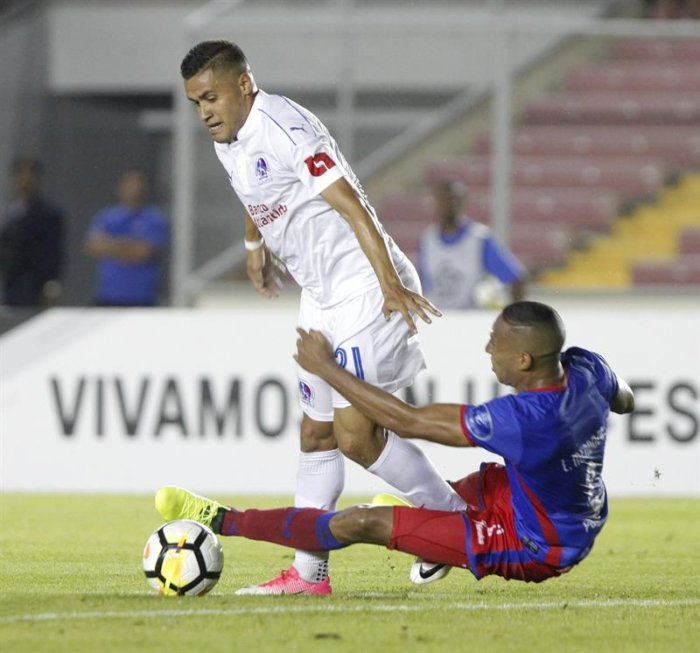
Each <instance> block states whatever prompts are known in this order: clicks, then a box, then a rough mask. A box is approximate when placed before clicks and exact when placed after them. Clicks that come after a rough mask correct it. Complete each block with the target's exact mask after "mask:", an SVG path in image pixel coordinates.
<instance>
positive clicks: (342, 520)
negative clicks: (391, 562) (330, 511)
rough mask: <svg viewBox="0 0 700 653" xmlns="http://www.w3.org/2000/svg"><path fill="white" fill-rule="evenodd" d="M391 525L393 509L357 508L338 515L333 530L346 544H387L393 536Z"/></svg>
mask: <svg viewBox="0 0 700 653" xmlns="http://www.w3.org/2000/svg"><path fill="white" fill-rule="evenodd" d="M391 524H392V511H391V509H387V508H377V507H370V506H355V507H353V508H348V509H347V510H343V511H342V512H339V513H338V514H336V515H335V516H334V517H333V520H332V522H331V528H332V531H333V535H334V536H335V537H336V538H337V539H338V540H339V541H340V542H343V543H344V544H352V543H353V542H367V543H370V544H386V543H387V542H388V541H389V535H390V534H391Z"/></svg>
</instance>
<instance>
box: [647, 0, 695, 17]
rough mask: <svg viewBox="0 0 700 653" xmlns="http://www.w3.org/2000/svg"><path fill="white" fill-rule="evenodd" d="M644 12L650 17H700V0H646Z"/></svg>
mask: <svg viewBox="0 0 700 653" xmlns="http://www.w3.org/2000/svg"><path fill="white" fill-rule="evenodd" d="M644 13H645V14H646V15H647V16H648V17H650V18H659V19H662V20H674V19H679V18H695V19H696V20H697V19H699V18H700V0H644Z"/></svg>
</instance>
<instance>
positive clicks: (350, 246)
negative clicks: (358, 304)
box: [214, 91, 407, 307]
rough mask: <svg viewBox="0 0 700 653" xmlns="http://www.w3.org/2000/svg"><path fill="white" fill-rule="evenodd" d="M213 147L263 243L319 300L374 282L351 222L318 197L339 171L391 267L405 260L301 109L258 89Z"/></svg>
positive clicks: (319, 127)
mask: <svg viewBox="0 0 700 653" xmlns="http://www.w3.org/2000/svg"><path fill="white" fill-rule="evenodd" d="M214 147H215V149H216V154H217V156H218V157H219V160H220V161H221V163H222V165H223V166H224V168H225V169H226V172H227V173H228V176H229V179H230V181H231V186H232V187H233V190H234V191H235V192H236V195H238V197H239V199H240V200H241V202H242V203H243V205H244V206H245V208H246V210H247V211H248V214H249V215H250V217H251V218H252V219H253V221H254V222H255V224H256V225H257V227H258V229H259V230H260V233H261V234H262V236H263V238H264V239H265V244H266V245H267V247H268V248H269V249H270V250H271V251H272V252H273V253H274V254H275V255H276V256H277V257H278V258H279V259H280V260H281V261H282V262H283V263H284V264H285V266H286V267H287V270H288V271H289V273H290V274H291V275H292V277H294V279H295V281H296V282H297V283H298V284H299V285H300V286H301V287H302V292H303V293H304V295H305V296H307V297H308V298H310V299H311V300H312V301H315V302H316V303H318V304H319V305H320V306H322V307H328V306H333V305H335V304H338V303H339V302H342V301H345V300H346V299H349V298H351V297H355V296H357V295H360V294H362V293H363V292H365V291H366V290H367V289H368V288H371V287H376V286H377V285H378V283H379V281H378V280H377V276H376V274H375V272H374V269H373V268H372V266H371V264H370V262H369V259H368V258H367V256H366V255H365V253H364V252H363V251H362V249H361V248H360V245H359V242H358V240H357V238H356V236H355V233H354V232H353V230H352V227H351V226H350V224H349V223H348V222H347V221H346V220H345V219H344V218H343V217H342V216H341V215H340V214H339V213H338V212H337V211H336V210H335V209H333V208H332V207H331V206H330V205H329V204H328V202H326V201H325V200H324V199H323V198H322V197H321V196H320V193H321V192H323V191H324V190H325V189H326V188H327V187H328V186H330V185H331V184H332V183H333V182H335V181H337V180H338V179H340V178H341V177H345V179H346V180H347V181H348V183H349V184H350V185H351V186H353V188H354V189H355V191H356V192H357V195H358V197H359V198H360V201H361V202H362V203H363V204H364V206H365V208H366V209H367V211H368V212H369V214H370V215H371V216H372V218H373V220H374V221H375V223H376V225H377V228H378V230H379V232H380V233H381V234H382V236H383V237H384V240H385V242H386V244H387V247H388V249H389V253H390V255H391V258H392V260H393V262H394V266H395V267H396V269H397V271H398V272H399V273H401V271H402V270H403V268H404V267H405V266H406V264H407V258H406V256H405V255H404V254H403V252H401V250H400V249H399V248H398V247H397V246H396V244H395V243H394V241H393V240H392V239H391V238H390V237H389V236H388V234H387V233H386V232H385V231H384V229H383V227H382V226H381V224H380V223H379V221H378V219H377V216H376V213H375V212H374V209H373V208H372V207H371V206H370V204H369V202H368V201H367V198H366V196H365V193H364V191H363V189H362V187H361V186H360V184H359V182H358V180H357V177H356V176H355V174H354V173H353V171H352V170H351V169H350V166H349V165H348V164H347V162H346V161H345V158H344V157H343V155H342V154H341V152H340V150H339V149H338V145H337V144H336V142H335V140H334V139H333V138H332V136H331V135H330V133H329V132H328V129H326V127H325V126H324V125H323V124H322V123H321V122H320V121H319V119H318V118H317V117H316V116H315V115H314V114H312V113H311V112H309V111H307V110H306V109H304V108H303V107H301V106H299V105H298V104H296V103H294V102H292V101H291V100H289V99H287V98H285V97H282V96H280V95H268V94H267V93H265V92H264V91H258V94H257V96H256V97H255V100H254V102H253V107H252V109H251V112H250V114H249V115H248V118H247V119H246V121H245V123H244V125H243V127H241V129H240V130H239V132H238V137H237V139H236V140H235V141H233V142H232V143H215V144H214Z"/></svg>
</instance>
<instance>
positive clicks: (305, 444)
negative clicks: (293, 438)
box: [300, 416, 336, 452]
mask: <svg viewBox="0 0 700 653" xmlns="http://www.w3.org/2000/svg"><path fill="white" fill-rule="evenodd" d="M300 439H301V450H302V451H306V452H313V451H328V450H330V449H335V447H336V443H335V438H334V436H333V422H318V421H316V420H313V419H311V418H310V417H306V416H304V418H303V419H302V421H301V430H300Z"/></svg>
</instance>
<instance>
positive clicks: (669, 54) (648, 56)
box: [610, 39, 700, 63]
mask: <svg viewBox="0 0 700 653" xmlns="http://www.w3.org/2000/svg"><path fill="white" fill-rule="evenodd" d="M610 55H611V57H612V58H613V59H633V60H634V61H646V60H651V61H659V60H665V61H668V60H679V61H684V62H686V63H688V62H691V61H696V62H700V41H698V40H697V39H692V40H691V39H688V40H674V41H664V40H663V39H626V40H624V41H617V42H616V43H613V44H612V46H611V48H610Z"/></svg>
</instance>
